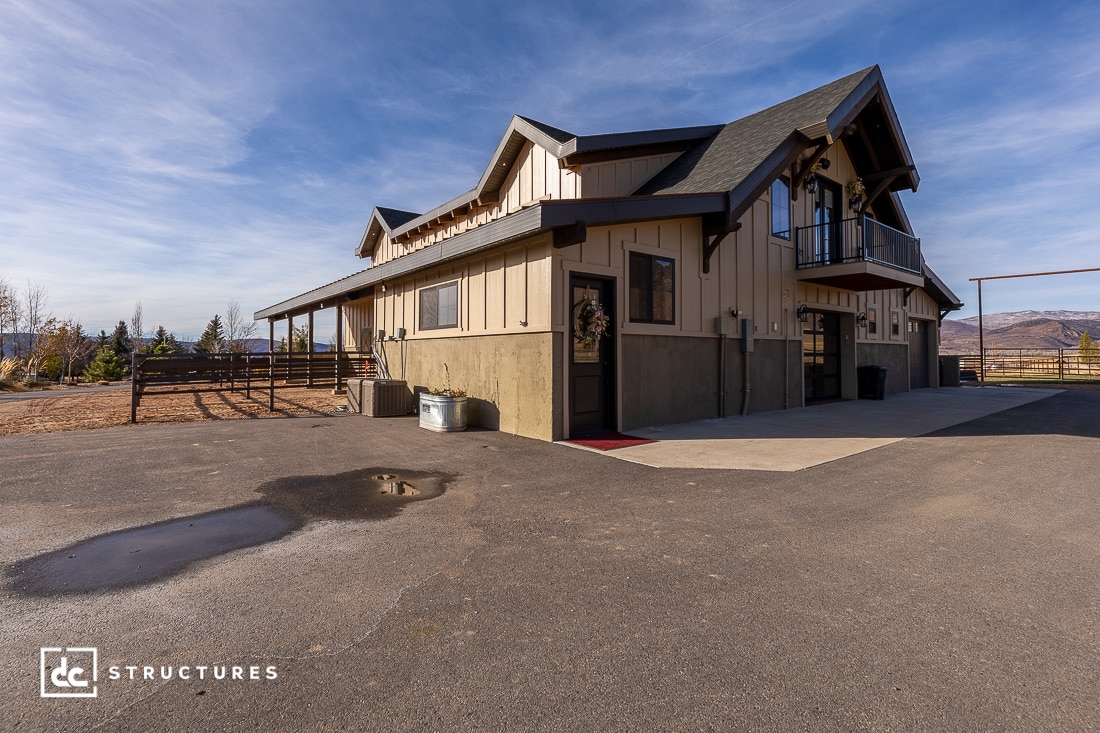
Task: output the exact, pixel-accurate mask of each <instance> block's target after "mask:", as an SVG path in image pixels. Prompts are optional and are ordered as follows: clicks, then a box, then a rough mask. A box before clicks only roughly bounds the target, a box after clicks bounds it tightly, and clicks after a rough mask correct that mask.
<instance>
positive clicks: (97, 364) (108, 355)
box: [84, 346, 126, 382]
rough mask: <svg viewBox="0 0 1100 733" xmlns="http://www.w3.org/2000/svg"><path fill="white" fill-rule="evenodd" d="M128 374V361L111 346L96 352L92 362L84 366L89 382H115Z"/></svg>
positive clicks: (85, 376)
mask: <svg viewBox="0 0 1100 733" xmlns="http://www.w3.org/2000/svg"><path fill="white" fill-rule="evenodd" d="M125 376H126V362H125V361H123V360H122V358H121V357H120V356H119V355H118V354H116V353H115V352H114V349H112V348H111V347H110V346H104V347H103V348H101V349H100V350H99V351H98V352H96V355H95V359H93V360H92V363H91V364H89V365H88V366H87V367H85V368H84V379H86V380H87V381H89V382H114V381H117V380H119V379H122V378H123V377H125Z"/></svg>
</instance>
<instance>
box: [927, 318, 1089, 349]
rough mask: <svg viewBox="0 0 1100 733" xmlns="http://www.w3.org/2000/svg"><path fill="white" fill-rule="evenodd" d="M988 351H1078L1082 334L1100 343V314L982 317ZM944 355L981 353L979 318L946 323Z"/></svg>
mask: <svg viewBox="0 0 1100 733" xmlns="http://www.w3.org/2000/svg"><path fill="white" fill-rule="evenodd" d="M982 321H983V328H984V331H985V347H986V348H987V349H989V348H994V349H1060V348H1067V349H1075V348H1077V345H1078V344H1080V343H1081V334H1082V333H1084V332H1086V331H1087V332H1088V333H1089V335H1090V336H1092V337H1094V338H1096V339H1100V313H1097V312H1094V311H1015V312H1012V313H989V314H986V315H984V316H983V318H982ZM940 332H941V341H940V353H941V354H977V353H978V317H977V316H972V317H970V318H962V319H959V320H957V321H954V320H949V319H945V320H944V322H943V325H942V326H941V331H940Z"/></svg>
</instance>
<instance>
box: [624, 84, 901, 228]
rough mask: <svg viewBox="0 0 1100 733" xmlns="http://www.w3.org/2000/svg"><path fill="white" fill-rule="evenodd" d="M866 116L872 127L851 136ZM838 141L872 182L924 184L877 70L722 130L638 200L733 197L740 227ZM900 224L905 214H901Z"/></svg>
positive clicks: (658, 177) (648, 185) (895, 187)
mask: <svg viewBox="0 0 1100 733" xmlns="http://www.w3.org/2000/svg"><path fill="white" fill-rule="evenodd" d="M869 110H870V111H869ZM862 115H867V116H868V122H869V124H868V125H864V126H856V129H854V130H853V129H852V126H853V123H854V122H856V121H857V120H858V119H859V118H860V117H861V116H862ZM865 127H873V130H870V131H869V130H866V129H863V128H865ZM837 140H843V141H844V144H845V147H846V148H847V149H848V152H849V155H850V157H852V159H853V162H854V163H855V164H856V165H857V169H858V170H860V173H861V174H863V175H867V174H872V175H873V174H875V173H876V171H875V170H874V169H875V168H878V169H880V170H887V169H888V170H889V172H890V173H893V174H895V175H894V176H893V181H892V183H891V184H890V188H889V190H890V191H896V190H900V189H901V188H910V189H913V190H915V189H916V187H917V185H918V183H919V182H920V178H919V177H918V176H917V173H916V166H915V165H914V164H913V158H912V154H911V153H910V152H909V146H908V144H906V142H905V138H904V136H903V134H902V132H901V125H900V123H899V122H898V119H897V114H896V112H895V111H894V107H893V103H892V102H891V101H890V97H889V94H888V92H887V91H886V85H885V83H884V81H883V79H882V72H881V70H880V69H879V67H878V66H872V67H869V68H867V69H864V70H862V71H858V72H856V73H854V74H850V75H848V76H846V77H844V78H843V79H838V80H836V81H834V82H831V83H829V84H826V85H824V86H822V87H818V88H817V89H814V90H812V91H809V92H806V93H805V94H802V95H799V96H797V97H794V98H793V99H789V100H787V101H785V102H781V103H779V104H777V105H774V106H772V107H769V108H767V109H765V110H761V111H760V112H756V113H755V114H751V115H749V116H748V117H743V118H741V119H739V120H735V121H733V122H730V123H729V124H727V125H724V126H723V127H722V128H721V129H720V130H719V131H718V132H717V133H716V134H714V135H713V136H711V137H709V138H707V139H706V140H703V141H701V142H700V143H698V144H697V145H696V146H695V147H694V148H693V149H691V150H689V151H687V152H686V153H684V154H683V155H681V156H680V157H679V158H677V159H676V160H675V161H673V162H672V163H670V164H669V165H668V166H667V167H666V168H665V169H664V170H662V171H661V172H659V173H658V174H657V175H656V176H654V177H653V179H651V180H650V181H649V182H648V183H646V184H645V185H643V186H642V187H641V188H640V189H639V190H638V191H637V192H635V195H639V196H646V195H655V194H688V193H692V194H694V193H706V192H717V191H724V192H728V193H729V194H730V209H731V212H730V219H731V221H736V220H737V219H738V218H740V216H741V214H743V213H744V211H745V210H746V209H747V208H748V206H750V205H751V204H752V202H753V201H755V200H756V199H757V198H758V197H759V196H760V194H762V193H763V191H764V189H765V188H766V187H767V186H768V185H770V183H771V181H773V180H775V178H776V177H777V176H779V175H780V174H781V173H783V172H784V171H785V170H786V169H787V168H788V167H789V166H791V165H792V164H793V163H795V162H796V161H798V159H799V158H800V157H801V156H802V155H803V153H804V151H805V150H806V149H807V148H808V147H811V146H815V145H816V146H821V147H824V146H828V145H831V144H833V143H834V142H836V141H837ZM884 201H885V199H884ZM890 205H891V206H892V207H896V206H897V201H896V200H894V199H891V200H890ZM894 218H895V219H896V220H898V221H899V222H901V221H903V219H904V214H903V213H902V212H900V210H899V211H896V212H895V217H894Z"/></svg>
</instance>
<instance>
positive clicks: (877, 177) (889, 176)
mask: <svg viewBox="0 0 1100 733" xmlns="http://www.w3.org/2000/svg"><path fill="white" fill-rule="evenodd" d="M916 169H917V167H916V166H915V165H906V166H902V167H901V168H891V169H890V170H887V171H879V172H877V173H869V174H867V175H865V176H862V179H863V182H864V183H874V182H875V181H878V185H876V186H875V187H874V188H872V189H871V193H869V194H868V195H867V200H866V201H864V202H863V205H864V206H870V205H871V202H872V201H874V200H875V199H877V198H878V197H879V196H880V195H881V194H882V193H883V191H885V190H886V189H887V188H888V187H889V186H890V184H892V183H893V182H894V180H895V179H897V178H898V177H899V176H904V175H905V174H906V173H912V172H913V171H915V170H916Z"/></svg>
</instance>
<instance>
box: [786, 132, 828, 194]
mask: <svg viewBox="0 0 1100 733" xmlns="http://www.w3.org/2000/svg"><path fill="white" fill-rule="evenodd" d="M831 144H832V142H831V141H830V140H829V138H827V137H826V138H823V139H822V140H821V142H820V143H818V145H817V149H816V150H814V152H813V155H811V156H810V157H809V158H807V159H806V161H805V162H804V163H803V164H802V167H801V168H798V164H797V163H792V164H791V201H798V189H800V188H802V184H803V183H804V182H805V181H806V177H807V176H809V175H810V171H812V170H813V169H814V166H815V165H817V161H819V160H821V159H822V158H823V157H824V156H825V152H826V151H827V150H828V149H829V146H830V145H831Z"/></svg>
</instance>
